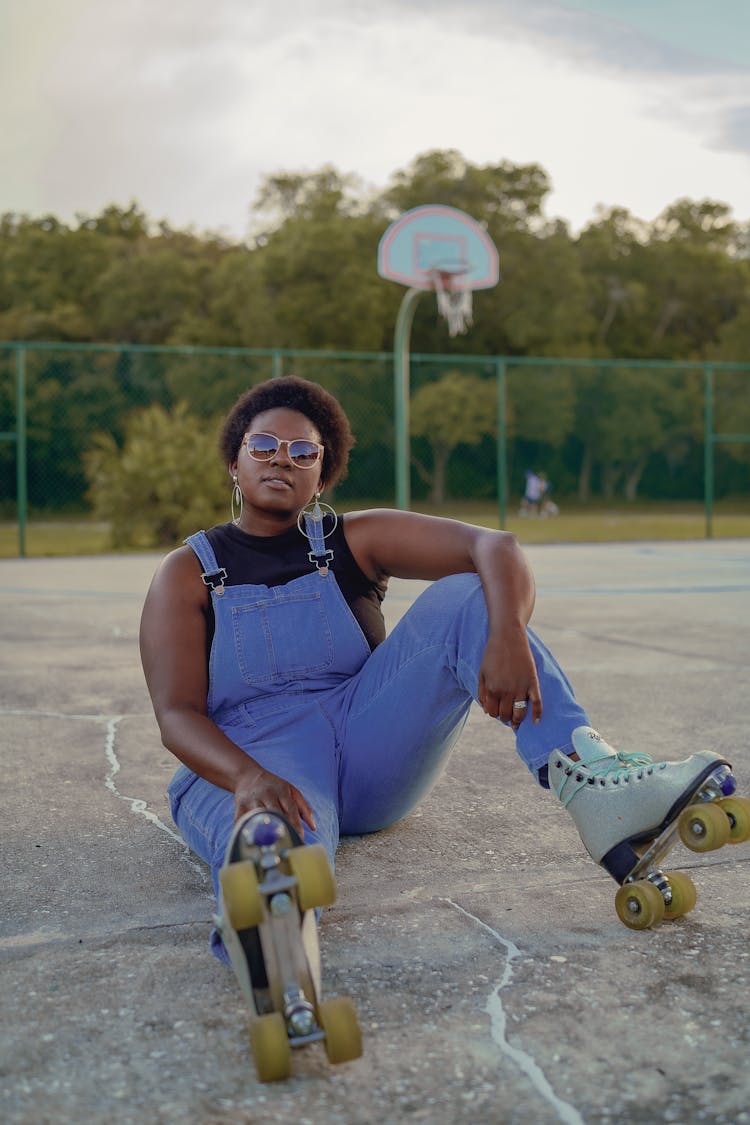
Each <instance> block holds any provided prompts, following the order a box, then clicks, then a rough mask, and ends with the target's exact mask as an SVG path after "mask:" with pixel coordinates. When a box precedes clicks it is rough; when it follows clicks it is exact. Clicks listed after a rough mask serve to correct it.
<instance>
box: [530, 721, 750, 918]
mask: <svg viewBox="0 0 750 1125" xmlns="http://www.w3.org/2000/svg"><path fill="white" fill-rule="evenodd" d="M571 740H572V743H573V747H574V754H572V755H571V756H570V757H568V756H567V755H566V754H563V753H562V751H560V750H553V752H552V753H551V754H550V757H549V761H548V769H549V781H550V786H551V787H552V789H554V790H555V792H556V793H557V795H558V797H559V798H560V800H561V802H562V804H563V806H564V807H565V808H566V809H567V810H568V812H569V813H570V815H571V816H572V817H573V820H574V822H575V825H576V828H577V829H578V831H579V833H580V836H581V839H582V841H583V844H584V847H585V848H586V850H587V852H588V853H589V855H590V856H591V858H592V859H593V860H595V862H596V863H599V864H601V866H602V867H604V868H605V870H606V871H608V872H609V874H610V875H611V876H612V878H613V879H615V880H616V882H618V883H620V884H621V886H620V890H619V891H618V892H617V896H616V898H615V908H616V910H617V914H618V917H619V918H620V920H621V921H622V922H624V924H625V925H626V926H628V927H630V929H634V930H642V929H646V928H648V927H649V926H653V925H656V924H657V923H658V922H660V921H661V920H662V919H663V918H665V919H668V920H670V919H672V918H678V917H680V916H681V915H683V914H687V913H688V911H689V910H692V908H693V907H694V906H695V902H696V891H695V887H694V885H693V882H692V880H691V879H690V878H689V876H687V875H685V874H683V873H681V872H672V873H665V872H664V871H662V870H661V867H660V866H659V865H660V862H661V860H662V859H663V858H664V856H665V855H666V854H667V853H668V852H669V851H670V850H671V849H672V847H673V846H674V845H675V844H676V843H677V842H678V840H681V841H682V843H683V844H684V845H685V846H686V847H687V848H689V849H690V850H691V851H695V852H704V851H713V850H714V849H717V848H721V847H723V846H724V844H727V843H732V844H739V843H742V842H743V841H745V840H749V839H750V800H748V799H747V798H743V797H734V796H732V794H733V793H734V791H735V789H736V781H735V779H734V776H733V774H732V770H731V766H730V765H729V763H728V762H727V761H725V760H724V758H721V757H719V755H718V754H714V753H712V752H711V751H710V750H701V751H700V752H699V753H697V754H693V755H692V756H691V757H689V758H686V759H685V760H684V761H682V762H655V761H653V760H652V759H651V758H650V757H649V756H648V755H647V754H622V753H618V752H617V751H616V750H613V748H612V747H611V746H609V745H608V744H607V743H606V742H605V741H604V739H603V738H602V737H601V736H600V735H598V734H597V733H596V731H594V730H592V729H591V727H578V728H577V729H576V730H574V731H573V734H572V739H571Z"/></svg>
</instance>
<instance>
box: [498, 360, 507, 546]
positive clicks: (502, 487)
mask: <svg viewBox="0 0 750 1125" xmlns="http://www.w3.org/2000/svg"><path fill="white" fill-rule="evenodd" d="M495 371H496V373H497V502H498V508H499V516H500V528H501V530H503V529H504V528H505V521H506V517H507V514H508V447H507V438H506V433H505V386H506V374H507V365H506V363H505V360H504V359H498V360H496V361H495Z"/></svg>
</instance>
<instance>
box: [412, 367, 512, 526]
mask: <svg viewBox="0 0 750 1125" xmlns="http://www.w3.org/2000/svg"><path fill="white" fill-rule="evenodd" d="M410 410H411V432H412V434H414V436H415V437H424V438H425V439H426V441H427V443H428V445H429V447H430V449H431V450H432V471H430V470H429V469H427V468H425V466H424V465H423V464H422V463H421V462H420V461H419V460H418V459H417V458H416V457H415V456H414V455H412V461H413V463H414V465H415V467H416V469H417V472H418V473H419V475H420V476H421V477H422V479H423V480H425V481H427V483H428V484H429V485H430V488H431V491H430V499H431V500H432V501H434V503H436V504H442V503H444V501H445V499H446V487H445V476H446V469H447V466H448V461H449V459H450V455H451V453H452V452H453V451H454V449H455V448H456V447H457V446H459V445H478V444H479V442H480V441H481V439H482V437H483V436H485V435H486V434H494V433H495V432H496V430H497V424H496V418H497V392H496V388H495V383H494V380H490V379H482V378H481V377H480V376H479V375H471V374H467V373H466V372H465V371H458V370H456V371H447V372H446V373H445V375H443V376H441V377H440V378H439V379H437V380H436V381H435V382H432V383H425V384H424V385H423V386H421V387H420V388H419V389H418V390H417V391H416V392H415V393H414V395H413V396H412V399H411V407H410Z"/></svg>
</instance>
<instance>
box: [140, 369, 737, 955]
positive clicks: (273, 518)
mask: <svg viewBox="0 0 750 1125" xmlns="http://www.w3.org/2000/svg"><path fill="white" fill-rule="evenodd" d="M352 445H353V438H352V435H351V432H350V429H349V423H348V421H347V419H346V416H345V414H344V413H343V411H342V409H341V407H340V406H339V404H338V402H337V401H336V400H335V399H334V398H333V397H332V396H331V395H330V394H328V393H327V392H326V391H325V390H323V388H321V387H320V386H318V385H317V384H315V383H311V382H307V381H305V380H301V379H297V378H294V377H286V378H281V379H276V380H271V381H269V382H267V383H263V384H261V385H259V386H256V387H254V388H252V389H251V390H250V391H248V392H247V393H245V394H244V395H243V396H242V397H241V398H240V399H239V400H238V401H237V403H236V404H235V406H234V407H233V409H232V410H231V411H230V413H229V415H228V416H227V418H226V420H225V422H224V425H223V429H222V432H221V438H220V447H221V453H222V456H223V459H224V461H225V463H226V465H227V467H228V469H229V473H230V476H231V480H232V485H233V497H232V498H233V516H234V518H233V519H232V521H231V522H229V523H226V524H223V525H220V526H218V527H215V528H213V529H211V530H210V531H209V532H208V533H204V532H199V533H197V534H196V535H194V536H191V537H190V539H188V540H187V545H186V546H183V547H180V548H178V549H177V550H175V551H173V552H172V553H171V554H169V555H168V556H167V557H166V558H165V559H164V561H163V563H162V564H161V566H160V567H159V570H158V571H157V574H156V575H155V577H154V580H153V583H152V585H151V588H150V590H149V593H148V596H147V599H146V602H145V606H144V610H143V620H142V628H141V650H142V659H143V667H144V671H145V674H146V679H147V682H148V687H149V690H150V693H151V697H152V700H153V705H154V710H155V713H156V717H157V720H158V722H159V727H160V730H161V735H162V740H163V742H164V745H165V746H166V747H167V748H168V749H169V750H171V751H172V753H174V754H175V755H176V756H177V758H178V759H179V760H180V761H181V762H182V763H183V765H182V767H181V768H180V769H178V771H177V773H176V775H175V777H174V779H173V781H172V784H171V786H170V800H171V805H172V813H173V816H174V819H175V823H176V824H177V825H178V827H179V829H180V831H181V832H182V834H183V836H184V838H185V840H186V842H187V843H188V845H189V846H190V847H191V848H192V849H193V850H194V851H195V852H196V853H197V854H198V855H199V856H201V857H202V858H203V859H204V860H205V861H206V862H207V863H209V864H210V865H211V869H212V872H213V876H214V883H215V886H217V887H218V873H219V870H220V868H221V866H222V863H223V862H224V859H225V855H226V852H227V844H228V841H229V839H230V836H231V835H232V830H233V824H234V823H235V821H236V820H237V818H239V817H241V816H243V814H246V813H248V812H250V811H252V810H257V809H267V810H278V811H280V812H281V813H283V814H284V816H285V817H286V818H287V820H288V821H289V823H290V824H291V825H292V827H293V829H294V830H295V831H296V832H297V833H299V834H300V836H303V837H304V841H305V842H306V843H310V842H319V843H321V844H322V845H323V846H324V847H325V849H326V851H327V853H328V855H329V856H330V857H331V858H332V857H333V854H334V851H335V848H336V844H337V841H338V838H339V833H345V834H352V833H355V834H356V833H364V832H372V831H375V830H377V829H379V828H383V827H385V826H387V825H391V824H393V823H394V822H396V821H397V820H399V819H400V818H401V817H403V816H405V815H406V814H407V813H408V812H409V810H410V809H412V808H413V807H414V805H415V804H416V803H417V802H418V801H419V800H420V798H421V797H423V796H424V795H425V793H426V792H427V791H428V790H429V789H430V787H431V786H432V784H433V783H434V781H435V780H436V778H437V776H438V774H439V772H440V770H441V769H442V768H443V766H444V765H445V763H446V760H447V758H448V755H449V753H450V751H451V749H452V747H453V745H454V743H455V742H456V739H457V738H458V736H459V734H460V731H461V729H462V727H463V725H464V723H465V721H466V718H467V715H468V712H469V708H470V706H471V703H472V701H474V700H476V701H478V702H479V704H480V705H481V706H482V708H483V709H484V711H485V712H486V713H487V714H488V715H491V716H492V717H494V718H496V719H498V720H500V722H501V723H503V724H506V725H507V726H509V727H510V728H511V729H512V730H513V732H514V733H515V738H516V749H517V751H518V753H519V755H520V756H521V758H522V759H523V761H524V762H525V763H526V765H527V766H528V768H529V769H530V771H531V772H532V774H533V775H534V777H535V778H536V779H537V780H538V782H539V783H540V784H541V785H542V786H544V787H547V788H549V785H550V781H553V788H554V789H555V791H556V793H557V795H558V796H559V797H560V799H561V800H562V801H563V803H564V804H565V805H566V807H567V808H568V809H569V811H570V812H571V813H572V815H573V818H574V820H575V822H576V825H577V827H578V830H579V832H580V834H581V836H582V839H583V841H584V844H585V846H586V847H587V849H588V851H589V852H590V854H591V855H592V857H593V858H594V859H595V860H596V861H597V862H601V863H603V864H604V866H605V867H606V868H607V870H609V871H610V874H612V875H613V876H614V877H615V878H616V879H617V880H618V881H619V882H622V881H623V880H624V878H625V875H626V874H627V872H628V871H629V869H630V867H632V865H633V863H634V862H635V852H634V849H633V848H632V847H631V846H630V844H629V843H628V841H629V840H630V839H631V838H633V837H635V836H637V835H642V834H643V833H644V831H647V830H651V831H655V830H656V828H658V827H660V826H661V825H662V822H664V821H665V818H666V816H667V813H668V811H669V810H670V809H672V808H673V806H675V804H676V803H677V802H680V801H682V803H685V800H686V799H687V796H686V795H687V794H688V791H692V789H693V788H695V784H696V783H697V780H700V779H701V778H702V777H704V776H706V775H707V774H708V773H709V772H711V770H713V769H715V767H716V765H717V764H718V763H719V762H720V759H718V758H717V757H716V755H713V754H710V753H709V752H703V753H702V754H698V755H695V756H693V757H692V758H690V759H688V760H687V761H686V762H683V763H658V764H652V763H651V761H650V759H648V758H647V757H646V756H645V755H624V754H618V753H617V752H616V751H614V750H613V749H612V748H611V747H609V746H608V745H607V743H606V742H604V741H603V740H602V739H601V738H600V736H599V735H598V734H596V732H594V731H592V730H591V728H590V726H589V723H588V718H587V716H586V714H585V712H584V711H583V709H582V708H581V706H580V704H579V703H578V702H577V701H576V699H575V696H574V694H573V690H572V688H571V686H570V684H569V683H568V681H567V679H566V677H565V675H564V674H563V672H562V670H561V669H560V667H559V665H558V664H557V662H556V661H555V659H554V657H553V656H552V655H551V653H550V652H549V651H548V650H547V649H546V648H545V646H544V645H543V644H542V642H541V641H540V640H539V638H538V637H536V636H535V634H534V633H533V632H532V631H531V630H530V629H529V628H528V627H527V626H528V622H529V619H530V617H531V614H532V610H533V606H534V581H533V577H532V574H531V572H530V570H529V567H528V565H527V563H526V561H525V558H524V556H523V553H522V552H521V550H520V548H519V546H518V543H517V541H516V539H515V537H514V536H513V535H510V534H508V533H505V532H500V531H490V530H487V529H484V528H478V527H473V526H470V525H468V524H464V523H459V522H456V521H452V520H445V519H438V518H433V517H428V516H424V515H418V514H415V513H409V512H400V511H394V510H375V511H365V512H357V513H351V514H347V515H346V516H345V517H342V518H339V519H338V520H337V521H336V520H335V517H334V516H331V515H330V514H329V515H328V516H327V517H325V518H321V509H320V507H319V505H318V503H317V498H318V497H319V494H320V493H321V492H322V491H323V490H324V489H325V488H327V487H332V486H334V485H335V484H336V483H337V482H338V481H339V480H340V479H341V477H342V475H343V474H344V472H345V470H346V465H347V460H348V455H349V451H350V449H351V446H352ZM311 502H312V507H311ZM306 509H307V512H308V515H307V517H305V515H304V512H305V510H306ZM334 525H335V526H334ZM391 575H393V576H397V577H401V578H419V579H427V580H434V581H433V582H432V585H430V586H429V587H428V588H427V590H426V591H425V592H424V593H423V594H422V595H421V596H420V597H419V598H418V599H417V600H416V602H415V603H414V605H413V606H412V607H411V608H410V609H409V610H408V611H407V613H406V614H405V615H404V617H403V618H402V620H401V621H400V622H399V624H398V625H397V626H396V628H395V629H394V630H393V631H392V633H391V634H390V635H389V636H388V637H387V638H386V637H385V628H384V623H383V618H382V614H381V612H380V603H381V601H382V598H383V597H384V595H385V592H386V588H387V583H388V579H389V577H390V576H391ZM626 781H627V782H630V781H632V782H633V784H632V785H626V784H625V782H626ZM621 783H622V784H621ZM615 805H616V811H615ZM212 944H213V950H214V952H215V953H216V955H217V956H219V957H220V958H222V959H226V953H225V950H224V948H223V946H222V942H221V939H220V937H219V935H218V934H217V933H214V935H213V939H212Z"/></svg>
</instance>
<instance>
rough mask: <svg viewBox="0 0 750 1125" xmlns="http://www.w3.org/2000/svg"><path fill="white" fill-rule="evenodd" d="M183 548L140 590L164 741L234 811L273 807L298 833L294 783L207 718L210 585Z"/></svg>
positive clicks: (146, 667)
mask: <svg viewBox="0 0 750 1125" xmlns="http://www.w3.org/2000/svg"><path fill="white" fill-rule="evenodd" d="M200 574H201V567H200V564H199V562H198V560H197V558H196V556H195V554H194V553H193V551H191V550H190V548H189V547H181V548H179V549H178V550H176V551H173V552H172V553H171V554H170V555H168V556H167V557H166V558H165V559H164V561H163V563H162V564H161V566H160V567H159V569H158V571H157V572H156V575H155V576H154V579H153V581H152V583H151V587H150V589H149V592H148V594H147V596H146V601H145V603H144V607H143V613H142V616H141V634H140V641H141V662H142V664H143V671H144V674H145V676H146V683H147V684H148V690H149V692H150V695H151V701H152V703H153V707H154V713H155V714H156V720H157V722H158V724H159V730H160V731H161V738H162V742H163V743H164V745H165V746H166V748H167V749H168V750H170V751H171V752H172V753H173V754H174V755H175V756H176V757H177V758H179V760H180V761H181V762H183V763H184V764H185V765H186V766H188V768H189V769H191V770H193V771H194V772H195V773H197V774H198V775H199V776H200V777H203V778H205V779H206V781H210V782H211V783H212V784H213V785H218V786H219V787H220V788H221V789H227V790H228V791H229V792H231V793H234V797H235V813H236V815H237V816H239V815H240V814H241V813H243V812H247V811H250V810H251V809H255V808H279V809H281V811H282V812H285V813H286V815H287V816H288V817H289V818H290V819H291V821H292V823H293V824H294V826H295V828H296V829H297V831H299V832H301V830H302V825H301V819H302V820H304V821H305V822H306V823H307V824H309V825H310V827H311V828H314V827H315V824H314V820H313V812H312V809H311V808H310V806H309V805H308V803H307V801H306V800H305V798H304V797H303V796H302V794H301V793H300V792H299V790H298V789H296V788H295V786H293V785H291V784H289V782H287V781H285V780H284V779H282V778H279V777H277V776H276V775H275V774H272V773H270V772H269V771H268V770H265V769H263V768H262V767H261V766H259V765H258V763H257V762H255V761H254V760H253V759H252V758H251V757H249V756H248V755H247V754H246V753H244V751H243V750H241V749H240V748H239V746H237V745H236V744H235V743H234V742H232V741H231V739H229V738H227V737H226V735H225V734H224V733H223V732H222V731H221V730H220V729H219V727H218V726H217V725H216V724H215V723H214V722H213V721H212V720H211V719H210V718H209V717H208V713H207V709H206V697H207V692H208V669H207V661H206V606H207V602H208V591H207V589H206V587H205V586H204V585H203V583H202V581H201V577H200Z"/></svg>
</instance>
